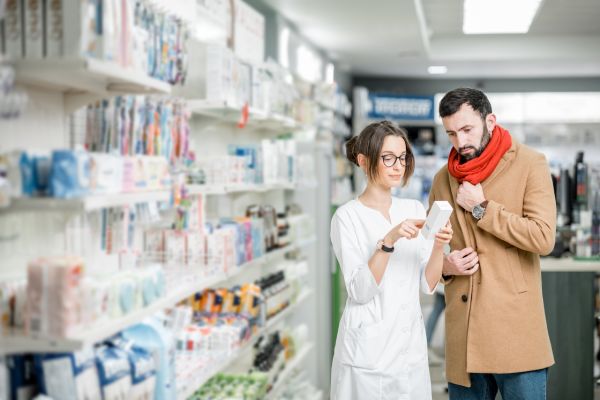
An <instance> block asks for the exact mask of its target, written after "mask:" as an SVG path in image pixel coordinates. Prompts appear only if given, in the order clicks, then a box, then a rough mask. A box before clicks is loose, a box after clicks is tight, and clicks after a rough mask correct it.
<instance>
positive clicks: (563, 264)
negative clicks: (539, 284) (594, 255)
mask: <svg viewBox="0 0 600 400" xmlns="http://www.w3.org/2000/svg"><path fill="white" fill-rule="evenodd" d="M540 264H541V267H542V272H600V261H595V260H590V261H579V260H575V259H573V258H552V257H542V258H541V259H540Z"/></svg>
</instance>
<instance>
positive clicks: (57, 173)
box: [50, 150, 90, 199]
mask: <svg viewBox="0 0 600 400" xmlns="http://www.w3.org/2000/svg"><path fill="white" fill-rule="evenodd" d="M89 182H90V158H89V155H88V154H87V153H85V152H83V151H73V150H55V151H53V152H52V169H51V172H50V195H51V196H53V197H60V198H64V199H69V198H73V197H81V196H84V195H85V194H87V191H88V188H89Z"/></svg>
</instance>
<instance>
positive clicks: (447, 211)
mask: <svg viewBox="0 0 600 400" xmlns="http://www.w3.org/2000/svg"><path fill="white" fill-rule="evenodd" d="M451 214H452V206H451V205H450V203H448V202H447V201H434V202H433V204H432V205H431V209H430V210H429V214H428V215H427V220H426V221H425V225H423V229H421V234H422V235H423V237H424V238H425V239H427V240H430V239H433V238H434V237H435V234H436V233H438V231H439V230H440V229H441V228H443V227H444V226H445V225H446V223H447V222H448V219H449V218H450V215H451Z"/></svg>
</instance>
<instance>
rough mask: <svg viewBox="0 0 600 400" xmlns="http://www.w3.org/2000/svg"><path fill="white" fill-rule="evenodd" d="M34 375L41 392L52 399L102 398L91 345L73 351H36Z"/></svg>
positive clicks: (79, 399)
mask: <svg viewBox="0 0 600 400" xmlns="http://www.w3.org/2000/svg"><path fill="white" fill-rule="evenodd" d="M34 365H35V375H36V379H37V384H38V388H39V390H40V393H42V394H45V395H47V396H49V397H51V398H53V399H65V400H83V399H101V398H102V393H101V390H100V383H99V381H98V371H97V370H96V358H95V354H94V351H93V349H92V348H87V349H84V350H81V351H78V352H75V353H59V354H37V355H35V357H34Z"/></svg>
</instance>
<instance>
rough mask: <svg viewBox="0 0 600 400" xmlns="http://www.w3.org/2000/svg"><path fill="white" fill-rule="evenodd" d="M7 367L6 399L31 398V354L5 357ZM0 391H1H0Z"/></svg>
mask: <svg viewBox="0 0 600 400" xmlns="http://www.w3.org/2000/svg"><path fill="white" fill-rule="evenodd" d="M6 363H7V364H6V366H7V368H8V380H9V382H10V384H9V385H7V387H8V388H9V391H10V396H8V397H6V398H7V399H31V398H33V396H35V394H36V393H35V391H36V387H35V376H34V368H33V356H32V355H15V356H8V357H7V358H6ZM0 393H1V392H0Z"/></svg>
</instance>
